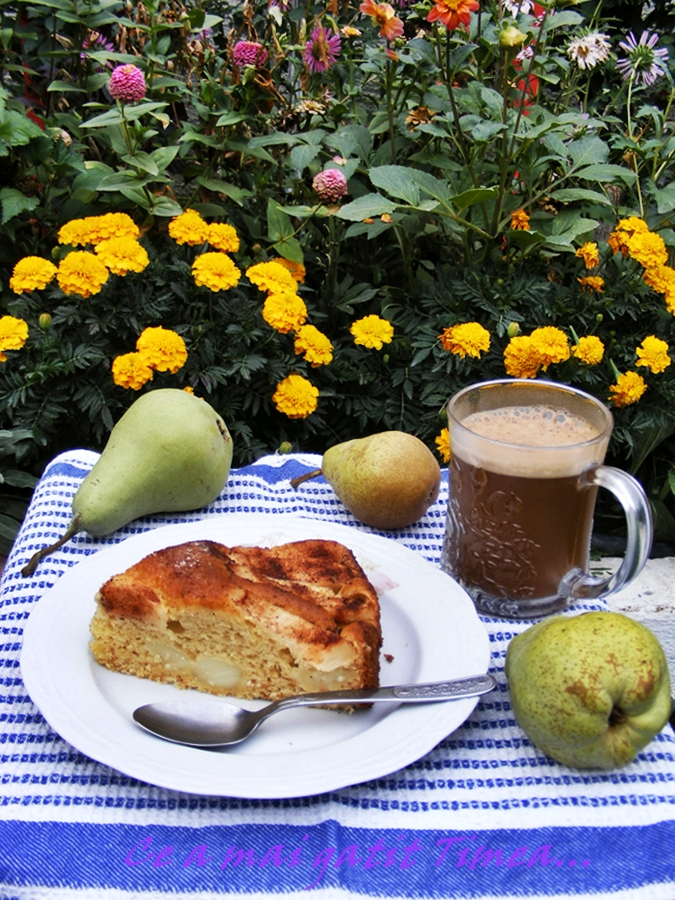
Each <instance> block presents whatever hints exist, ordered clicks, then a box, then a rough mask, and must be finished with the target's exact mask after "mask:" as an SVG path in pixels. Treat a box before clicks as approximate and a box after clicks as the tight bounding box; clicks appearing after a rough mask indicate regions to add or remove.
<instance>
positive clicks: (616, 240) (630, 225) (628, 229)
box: [607, 216, 649, 256]
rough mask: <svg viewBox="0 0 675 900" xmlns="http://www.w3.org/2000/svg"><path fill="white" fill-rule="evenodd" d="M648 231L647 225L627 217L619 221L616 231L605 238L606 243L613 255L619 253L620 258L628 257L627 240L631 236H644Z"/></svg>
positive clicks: (640, 220)
mask: <svg viewBox="0 0 675 900" xmlns="http://www.w3.org/2000/svg"><path fill="white" fill-rule="evenodd" d="M648 231H649V228H648V226H647V223H646V222H645V221H644V220H643V219H640V218H638V217H637V216H629V217H628V218H627V219H621V220H620V221H619V222H618V224H617V226H616V229H615V230H614V231H613V232H612V233H611V234H610V236H609V237H608V238H607V243H608V244H609V246H610V247H611V248H612V252H613V253H618V252H619V251H621V255H622V256H627V255H628V245H627V240H628V238H629V237H631V235H633V234H646V233H647V232H648Z"/></svg>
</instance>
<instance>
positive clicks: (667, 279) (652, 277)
mask: <svg viewBox="0 0 675 900" xmlns="http://www.w3.org/2000/svg"><path fill="white" fill-rule="evenodd" d="M642 279H643V281H644V282H645V284H648V285H649V287H650V288H652V289H653V290H655V291H656V293H657V294H665V293H667V292H668V291H672V290H675V269H673V268H671V267H670V266H651V267H650V268H648V269H645V271H644V272H643V273H642Z"/></svg>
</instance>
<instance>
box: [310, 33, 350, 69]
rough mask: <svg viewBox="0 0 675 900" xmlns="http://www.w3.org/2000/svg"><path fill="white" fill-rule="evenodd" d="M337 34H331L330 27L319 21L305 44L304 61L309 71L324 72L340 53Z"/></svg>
mask: <svg viewBox="0 0 675 900" xmlns="http://www.w3.org/2000/svg"><path fill="white" fill-rule="evenodd" d="M341 46H342V42H341V41H340V35H339V34H333V32H332V31H331V29H330V28H324V27H323V25H322V24H321V23H319V24H318V25H317V26H316V28H315V29H314V31H313V32H312V39H311V40H309V41H307V43H306V44H305V62H306V63H307V65H308V66H309V71H310V72H325V71H327V70H328V69H330V67H331V66H332V65H333V63H334V62H335V60H336V59H337V57H338V56H339V55H340V47H341Z"/></svg>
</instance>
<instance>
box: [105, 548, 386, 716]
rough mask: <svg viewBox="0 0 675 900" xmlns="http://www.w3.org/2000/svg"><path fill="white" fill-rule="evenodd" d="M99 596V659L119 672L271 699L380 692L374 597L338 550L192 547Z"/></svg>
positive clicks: (149, 561)
mask: <svg viewBox="0 0 675 900" xmlns="http://www.w3.org/2000/svg"><path fill="white" fill-rule="evenodd" d="M96 599H97V601H98V604H99V608H98V610H97V612H96V614H95V616H94V619H93V621H92V634H93V640H92V643H91V647H92V652H93V654H94V657H95V659H96V660H97V661H98V662H100V663H101V664H102V665H105V666H107V667H108V668H111V669H114V670H115V671H121V672H126V673H128V674H135V675H141V676H142V677H149V678H152V679H154V680H159V681H169V682H172V683H174V684H178V685H179V686H183V687H196V688H198V689H199V690H206V691H210V692H211V693H228V694H232V695H234V696H242V697H262V698H266V699H273V698H276V697H281V696H287V695H288V694H293V693H303V692H304V691H308V690H334V689H338V688H360V687H376V686H377V684H378V678H379V650H380V645H381V633H380V618H379V604H378V600H377V594H376V592H375V590H374V588H373V586H372V585H371V584H370V582H369V581H368V579H367V577H366V576H365V573H364V572H363V570H362V569H361V567H360V566H359V564H358V562H357V561H356V559H355V558H354V556H353V554H352V552H351V551H350V550H349V549H348V548H347V547H345V546H343V545H342V544H339V543H337V542H335V541H322V540H307V541H297V542H293V543H289V544H283V545H280V546H278V547H272V548H259V547H232V548H230V547H225V546H223V545H222V544H219V543H216V542H214V541H207V540H204V541H190V542H187V543H184V544H179V545H176V546H173V547H167V548H165V549H163V550H159V551H157V552H155V553H152V554H150V555H149V556H146V557H145V558H144V559H142V560H141V561H140V562H138V563H136V564H135V565H134V566H131V567H130V568H129V569H127V570H126V571H125V572H122V573H120V574H119V575H115V576H113V577H112V578H110V579H109V580H108V581H107V582H106V583H105V584H104V585H103V586H102V587H101V589H100V591H99V593H98V595H97V598H96ZM256 645H257V646H258V649H259V653H258V658H257V659H256V649H255V648H256ZM228 667H229V668H228ZM204 672H206V673H207V677H204ZM209 673H210V675H209ZM235 673H238V675H236V676H235Z"/></svg>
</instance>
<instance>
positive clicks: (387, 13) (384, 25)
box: [359, 0, 403, 41]
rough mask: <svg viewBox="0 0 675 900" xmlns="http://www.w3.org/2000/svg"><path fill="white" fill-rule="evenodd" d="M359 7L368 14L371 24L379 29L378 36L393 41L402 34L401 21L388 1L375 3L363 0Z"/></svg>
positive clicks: (370, 0) (371, 0)
mask: <svg viewBox="0 0 675 900" xmlns="http://www.w3.org/2000/svg"><path fill="white" fill-rule="evenodd" d="M359 9H360V10H361V12H362V13H364V15H366V16H370V19H371V21H372V23H373V25H374V26H375V27H376V28H379V29H380V37H383V38H385V39H386V40H388V41H394V40H396V38H399V37H401V36H402V35H403V22H402V21H401V19H399V18H398V16H397V15H396V13H395V12H394V7H393V6H392V5H391V4H390V3H375V2H373V0H365V2H364V3H361V5H360V6H359Z"/></svg>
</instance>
